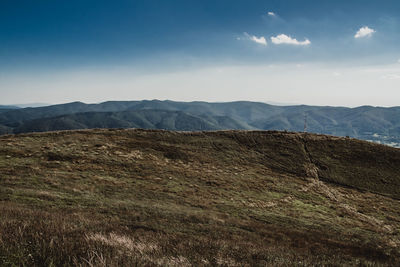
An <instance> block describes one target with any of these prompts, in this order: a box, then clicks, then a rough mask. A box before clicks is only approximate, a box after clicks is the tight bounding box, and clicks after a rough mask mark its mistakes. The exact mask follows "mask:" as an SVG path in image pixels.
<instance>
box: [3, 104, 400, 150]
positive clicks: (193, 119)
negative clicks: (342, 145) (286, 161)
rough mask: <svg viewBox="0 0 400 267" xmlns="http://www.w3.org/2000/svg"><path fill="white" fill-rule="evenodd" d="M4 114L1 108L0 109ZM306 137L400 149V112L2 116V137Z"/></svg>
mask: <svg viewBox="0 0 400 267" xmlns="http://www.w3.org/2000/svg"><path fill="white" fill-rule="evenodd" d="M0 109H1V106H0ZM305 120H306V124H307V131H309V132H314V133H321V134H329V135H336V136H350V137H354V138H359V139H364V140H370V141H375V142H378V143H384V144H388V145H392V146H397V147H400V107H391V108H383V107H372V106H361V107H357V108H346V107H329V106H326V107H320V106H306V105H298V106H274V105H270V104H265V103H258V102H248V101H238V102H225V103H208V102H200V101H197V102H175V101H169V100H167V101H160V100H143V101H108V102H104V103H100V104H85V103H82V102H72V103H67V104H60V105H52V106H45V107H37V108H19V109H9V108H7V109H3V110H2V111H1V110H0V134H7V133H23V132H42V131H53V130H72V129H90V128H147V129H167V130H182V131H202V130H223V129H245V130H250V129H252V130H287V131H303V130H304V124H305Z"/></svg>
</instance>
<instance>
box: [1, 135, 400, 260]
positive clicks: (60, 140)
mask: <svg viewBox="0 0 400 267" xmlns="http://www.w3.org/2000/svg"><path fill="white" fill-rule="evenodd" d="M285 138H286V139H285ZM307 138H310V140H313V141H312V142H317V141H318V140H320V139H321V138H322V137H318V136H309V137H307ZM285 140H287V142H285ZM299 140H300V141H299ZM344 141H346V140H344ZM320 142H322V143H321V145H320V146H321V148H324V146H325V144H326V143H325V142H338V141H337V140H336V139H334V140H333V141H332V140H330V139H328V140H326V141H324V140H322V139H321V140H320ZM346 142H348V141H346ZM363 144H364V145H365V146H367V145H369V144H367V143H363ZM307 145H308V146H310V147H311V148H310V147H309V148H307V150H308V153H312V152H310V151H311V150H312V149H315V148H314V146H315V145H316V144H313V145H312V144H310V143H307ZM356 146H357V147H358V149H359V146H360V144H358V143H357V144H356ZM347 147H348V144H346V149H347ZM368 149H369V150H372V152H363V151H360V152H359V153H375V152H376V151H375V150H374V149H375V145H371V147H366V148H365V150H366V151H368ZM379 149H381V148H380V147H379V146H378V150H379ZM336 150H338V148H336ZM329 151H330V150H329ZM329 151H328V152H327V153H330V152H329ZM305 153H306V152H305V150H304V144H303V143H301V138H299V136H298V135H294V134H293V135H290V134H288V136H285V135H282V134H281V133H257V132H255V133H253V132H249V133H246V132H214V133H176V132H166V131H142V130H112V131H109V130H94V131H71V132H59V133H45V134H27V135H19V136H4V137H1V138H0V214H1V216H0V265H4V266H13V265H14V266H15V265H22V266H63V265H66V266H69V265H71V266H135V265H136V266H137V265H139V266H140V265H145V266H160V265H162V266H165V265H169V266H189V265H196V266H197V265H199V266H203V265H223V266H246V265H247V266H253V265H267V266H268V265H274V266H292V265H301V266H313V265H364V266H369V265H374V266H375V265H394V264H395V263H397V262H398V261H399V259H400V258H399V255H400V247H399V246H400V209H399V208H398V207H399V204H400V203H399V201H398V200H396V199H395V198H393V197H388V196H383V195H381V194H376V193H372V192H369V191H365V190H364V191H360V190H357V189H355V188H350V187H342V186H338V185H334V184H329V183H326V182H323V181H321V180H316V179H315V178H312V177H315V173H316V172H317V174H318V176H319V177H321V176H322V178H323V177H326V173H328V172H333V171H334V170H335V168H336V167H335V166H336V165H332V166H330V165H329V164H328V163H329V162H328V161H327V160H328V159H327V156H326V155H325V156H324V157H322V158H323V162H324V164H325V165H324V166H325V167H324V168H328V169H321V168H322V167H321V166H319V165H321V164H320V163H318V162H317V159H316V158H315V157H314V158H313V157H312V155H311V159H310V155H305ZM318 153H319V154H321V153H322V152H321V151H319V152H318ZM335 153H336V154H335V157H339V158H340V153H339V152H338V151H336V152H335ZM343 153H344V155H348V154H346V153H348V152H346V151H344V152H343ZM390 153H394V154H395V152H393V151H392V150H390ZM390 153H389V154H390ZM397 153H400V152H398V150H397ZM396 155H397V154H396ZM396 157H397V156H396ZM396 157H394V158H393V159H391V160H392V161H394V162H395V160H397V158H396ZM296 159H297V160H296ZM310 160H312V161H313V163H310ZM335 160H338V159H337V158H335ZM346 160H348V159H347V158H346ZM389 161H390V160H389ZM321 162H322V161H321ZM290 164H292V165H290ZM359 164H361V163H359ZM382 164H384V162H383V163H382ZM391 164H393V162H390V164H389V167H388V170H391V167H390V166H391ZM291 166H292V167H291ZM310 166H313V172H312V173H310V172H307V168H310ZM384 167H385V166H384V165H382V166H380V167H379V168H384ZM315 168H317V169H315ZM337 168H339V167H337ZM364 168H365V170H364V173H368V172H371V173H373V172H374V171H375V170H376V169H374V168H375V166H372V167H370V166H369V164H365V165H364ZM379 168H378V171H379ZM355 169H356V170H357V171H358V170H359V169H360V166H356V168H355ZM337 171H338V172H339V173H340V172H342V170H340V168H339V169H338V170H337ZM387 172H388V171H386V173H385V175H386V174H387ZM307 174H308V177H307ZM355 175H360V174H359V173H357V174H355ZM374 175H375V174H373V175H372V176H374ZM396 175H397V172H396V171H394V172H393V176H394V178H396V177H397V178H396V179H397V180H396V179H394V178H393V179H391V180H389V182H390V181H392V180H394V181H398V180H399V179H400V177H398V176H396ZM368 182H369V183H372V180H371V179H368ZM393 192H395V191H393V190H390V191H389V195H393V194H394V193H393Z"/></svg>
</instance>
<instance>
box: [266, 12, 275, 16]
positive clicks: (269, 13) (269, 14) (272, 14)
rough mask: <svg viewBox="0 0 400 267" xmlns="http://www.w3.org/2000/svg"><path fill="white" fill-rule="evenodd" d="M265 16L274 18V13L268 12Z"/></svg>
mask: <svg viewBox="0 0 400 267" xmlns="http://www.w3.org/2000/svg"><path fill="white" fill-rule="evenodd" d="M267 15H268V16H270V17H276V14H275V12H272V11H268V13H267Z"/></svg>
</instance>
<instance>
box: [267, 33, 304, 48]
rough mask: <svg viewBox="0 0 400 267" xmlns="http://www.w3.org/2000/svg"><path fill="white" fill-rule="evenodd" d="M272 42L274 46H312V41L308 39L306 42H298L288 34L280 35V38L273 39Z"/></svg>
mask: <svg viewBox="0 0 400 267" xmlns="http://www.w3.org/2000/svg"><path fill="white" fill-rule="evenodd" d="M271 41H272V43H274V44H277V45H279V44H290V45H309V44H311V42H310V40H308V39H307V38H306V39H305V40H304V41H298V40H297V39H295V38H292V37H290V36H288V35H286V34H279V35H278V36H275V37H271Z"/></svg>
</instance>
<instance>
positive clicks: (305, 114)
mask: <svg viewBox="0 0 400 267" xmlns="http://www.w3.org/2000/svg"><path fill="white" fill-rule="evenodd" d="M304 132H305V133H306V132H307V113H306V112H304Z"/></svg>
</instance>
